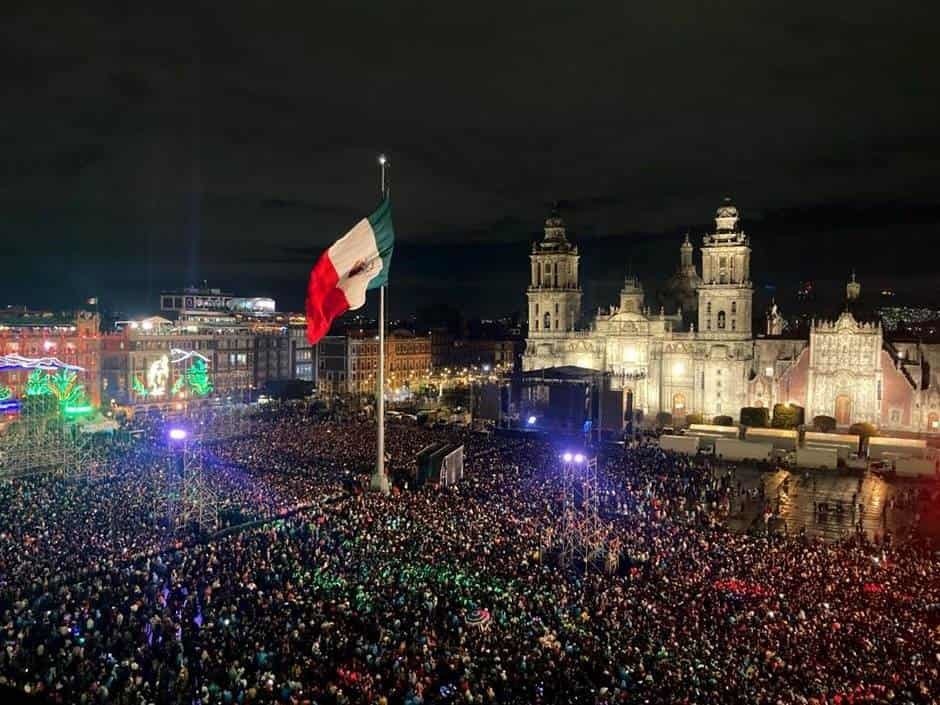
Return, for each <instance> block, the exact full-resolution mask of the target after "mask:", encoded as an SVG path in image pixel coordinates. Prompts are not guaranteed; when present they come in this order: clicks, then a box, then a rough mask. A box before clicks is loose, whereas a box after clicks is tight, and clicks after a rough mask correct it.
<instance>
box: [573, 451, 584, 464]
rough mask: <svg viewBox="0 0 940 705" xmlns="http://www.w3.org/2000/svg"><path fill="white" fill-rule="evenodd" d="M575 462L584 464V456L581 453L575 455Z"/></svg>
mask: <svg viewBox="0 0 940 705" xmlns="http://www.w3.org/2000/svg"><path fill="white" fill-rule="evenodd" d="M574 462H576V463H583V462H584V456H583V455H582V454H581V453H575V454H574Z"/></svg>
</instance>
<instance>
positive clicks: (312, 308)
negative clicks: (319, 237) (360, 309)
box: [306, 252, 349, 345]
mask: <svg viewBox="0 0 940 705" xmlns="http://www.w3.org/2000/svg"><path fill="white" fill-rule="evenodd" d="M338 283H339V276H338V275H337V274H336V269H335V268H334V267H333V263H332V262H331V261H330V257H329V252H324V253H323V254H322V255H320V259H318V260H317V263H316V264H315V265H314V266H313V269H311V270H310V280H309V281H308V282H307V301H306V310H307V340H309V341H310V344H311V345H312V344H314V343H316V342H317V341H318V340H320V338H322V337H323V336H324V335H326V333H327V331H329V329H330V325H331V324H332V323H333V321H334V320H335V319H336V318H337V317H338V316H341V315H342V314H343V313H345V312H346V311H347V310H349V302H348V301H346V295H345V294H343V290H342V289H339V288H338V287H337V286H336V285H337V284H338Z"/></svg>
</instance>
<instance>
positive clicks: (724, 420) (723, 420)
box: [712, 416, 734, 426]
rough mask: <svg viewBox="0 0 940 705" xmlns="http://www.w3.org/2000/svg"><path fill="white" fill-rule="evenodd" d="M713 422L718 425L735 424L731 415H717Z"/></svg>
mask: <svg viewBox="0 0 940 705" xmlns="http://www.w3.org/2000/svg"><path fill="white" fill-rule="evenodd" d="M712 423H713V424H715V425H716V426H734V419H733V418H731V417H730V416H716V417H715V418H714V419H712Z"/></svg>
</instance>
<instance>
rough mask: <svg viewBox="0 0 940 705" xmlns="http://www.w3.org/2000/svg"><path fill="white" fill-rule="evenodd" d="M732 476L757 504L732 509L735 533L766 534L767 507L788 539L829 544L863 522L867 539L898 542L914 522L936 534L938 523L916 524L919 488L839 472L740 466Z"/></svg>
mask: <svg viewBox="0 0 940 705" xmlns="http://www.w3.org/2000/svg"><path fill="white" fill-rule="evenodd" d="M716 472H725V470H724V469H722V470H718V471H716ZM734 473H735V479H736V481H738V482H740V483H741V489H742V490H743V491H745V492H746V491H747V490H756V491H757V493H758V494H757V496H756V497H754V498H749V497H747V496H741V497H736V498H735V500H734V502H733V503H732V507H731V512H730V515H729V517H728V521H727V524H728V526H729V527H730V528H731V529H734V530H736V531H748V530H752V529H758V530H760V529H763V528H764V519H763V515H764V509H765V507H766V506H767V504H768V503H769V506H770V508H771V510H772V511H773V512H774V517H773V518H772V519H771V520H770V522H769V526H770V529H771V530H774V531H780V532H784V531H786V532H787V533H790V534H795V533H799V532H800V531H801V530H805V532H806V534H807V535H809V536H812V537H815V538H821V539H824V540H827V541H835V540H838V539H840V538H843V537H845V536H847V535H850V534H852V533H853V532H855V531H856V529H857V527H858V524H859V522H861V529H862V531H864V532H865V533H866V534H867V535H868V537H869V538H873V537H876V536H884V534H885V531H889V532H891V534H893V535H895V536H898V535H902V534H906V533H908V531H909V530H910V529H911V527H913V526H914V525H915V522H916V524H917V525H918V530H920V531H923V532H927V533H930V534H936V533H937V532H936V530H937V528H938V527H937V526H935V525H934V524H935V523H934V522H928V523H925V522H923V521H918V519H919V513H918V512H919V509H920V507H918V506H917V503H916V502H914V501H913V500H912V498H911V493H912V492H914V491H916V490H917V489H918V488H919V485H917V484H915V483H911V482H900V481H895V482H886V481H884V480H882V479H881V478H879V477H876V476H874V475H871V474H868V473H866V474H865V475H864V476H860V475H858V474H853V473H847V472H835V471H832V472H823V471H811V472H808V473H807V472H804V471H801V470H786V469H778V470H775V471H771V472H761V471H759V470H758V469H756V468H753V467H743V466H738V467H736V468H735V470H734ZM761 487H763V495H762V496H761V495H760V488H761ZM762 497H763V498H762ZM892 499H893V500H894V505H893V508H892ZM859 505H861V506H859Z"/></svg>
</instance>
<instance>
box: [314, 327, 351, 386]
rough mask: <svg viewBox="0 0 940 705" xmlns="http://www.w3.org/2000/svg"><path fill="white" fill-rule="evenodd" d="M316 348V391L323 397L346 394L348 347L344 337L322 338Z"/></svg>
mask: <svg viewBox="0 0 940 705" xmlns="http://www.w3.org/2000/svg"><path fill="white" fill-rule="evenodd" d="M316 348H317V351H316V360H317V374H316V383H317V391H318V392H319V393H320V394H321V395H323V396H336V395H342V394H346V393H347V391H348V384H349V346H348V345H347V342H346V336H345V335H327V336H324V337H323V338H321V339H320V341H319V342H318V343H317V345H316Z"/></svg>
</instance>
